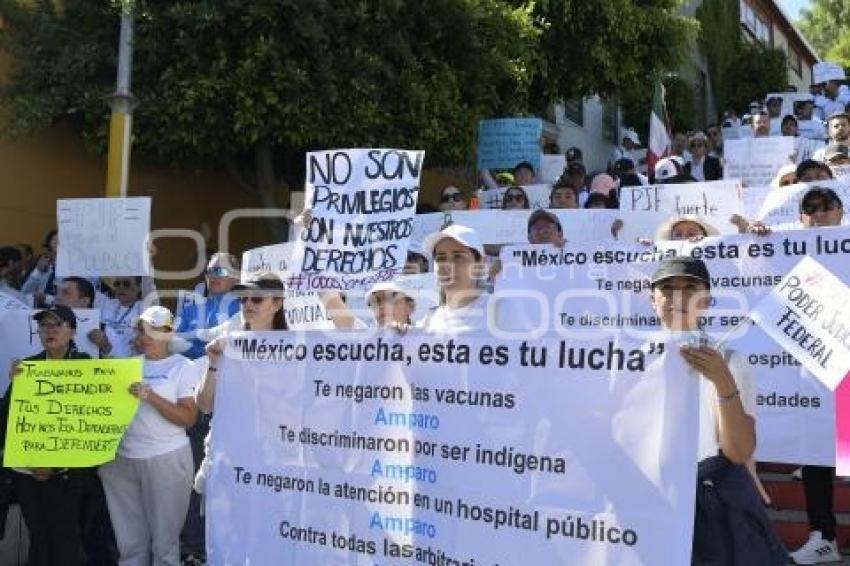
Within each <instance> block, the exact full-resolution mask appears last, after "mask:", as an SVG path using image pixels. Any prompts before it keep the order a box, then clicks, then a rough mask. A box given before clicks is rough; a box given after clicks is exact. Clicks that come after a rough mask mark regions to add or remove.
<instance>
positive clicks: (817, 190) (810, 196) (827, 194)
mask: <svg viewBox="0 0 850 566" xmlns="http://www.w3.org/2000/svg"><path fill="white" fill-rule="evenodd" d="M814 199H821V200H824V201H826V202H828V203H835V204H837V205H838V206H840V207H842V208H843V207H844V203H843V202H841V198H840V197H839V196H838V193H836V192H835V191H834V190H832V189H829V188H827V187H812V188H811V189H809V190H808V191H806V194H805V195H803V198H802V199H800V214H803V211H804V210H805V209H806V208H808V205H809V204H811V202H812V200H814Z"/></svg>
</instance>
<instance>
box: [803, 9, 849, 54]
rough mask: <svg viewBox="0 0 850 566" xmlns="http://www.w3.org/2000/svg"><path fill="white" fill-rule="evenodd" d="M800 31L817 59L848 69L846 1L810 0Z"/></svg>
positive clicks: (847, 11) (847, 13)
mask: <svg viewBox="0 0 850 566" xmlns="http://www.w3.org/2000/svg"><path fill="white" fill-rule="evenodd" d="M800 29H801V31H802V32H803V34H804V35H805V36H806V38H807V39H808V40H809V42H810V43H811V44H812V46H813V47H814V48H815V49H816V50H817V51H818V53H819V54H820V55H821V57H823V58H824V59H827V60H829V61H835V62H839V63H841V64H842V65H844V66H845V67H850V0H813V2H812V6H811V7H810V8H808V9H804V10H803V11H802V13H801V16H800Z"/></svg>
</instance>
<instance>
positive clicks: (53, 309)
mask: <svg viewBox="0 0 850 566" xmlns="http://www.w3.org/2000/svg"><path fill="white" fill-rule="evenodd" d="M48 316H53V317H56V318H57V319H59V322H61V323H63V324H67V325H68V326H69V327H71V328H74V329H76V328H77V317H76V315H75V314H74V311H72V310H71V309H70V308H68V307H66V306H64V305H52V306H50V307H48V308H46V309H44V310H43V311H40V312H38V313H36V314H35V316H33V318H34V319H35V321H36V322H38V323H41V321H42V320H44V319H45V318H47V317H48Z"/></svg>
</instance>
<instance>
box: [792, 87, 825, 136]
mask: <svg viewBox="0 0 850 566" xmlns="http://www.w3.org/2000/svg"><path fill="white" fill-rule="evenodd" d="M814 110H815V98H814V96H811V97H809V98H805V99H802V100H798V101H797V102H795V104H794V115H795V116H796V117H797V129H798V131H799V133H800V135H801V136H803V137H806V138H809V139H812V140H825V139H826V124H825V123H824V121H823V120H820V119H818V118H816V117H815V115H814Z"/></svg>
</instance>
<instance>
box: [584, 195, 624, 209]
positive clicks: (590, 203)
mask: <svg viewBox="0 0 850 566" xmlns="http://www.w3.org/2000/svg"><path fill="white" fill-rule="evenodd" d="M584 208H586V209H603V208H617V206H616V205H615V204H614V202H612V201H611V198H610V197H609V196H607V195H605V194H603V193H591V194H589V195H588V196H587V200H586V201H584Z"/></svg>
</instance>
